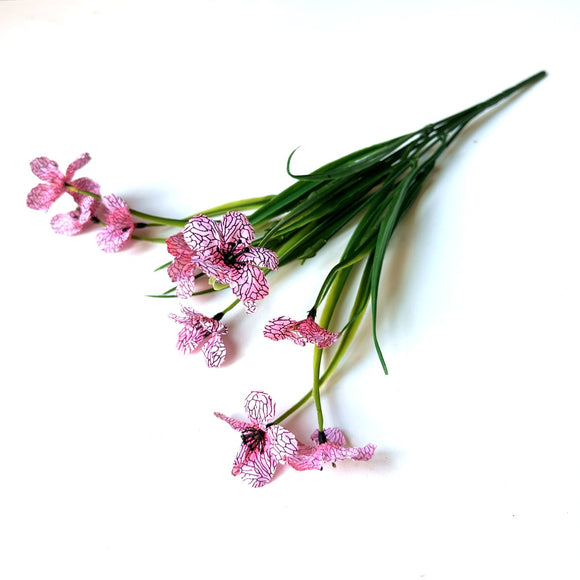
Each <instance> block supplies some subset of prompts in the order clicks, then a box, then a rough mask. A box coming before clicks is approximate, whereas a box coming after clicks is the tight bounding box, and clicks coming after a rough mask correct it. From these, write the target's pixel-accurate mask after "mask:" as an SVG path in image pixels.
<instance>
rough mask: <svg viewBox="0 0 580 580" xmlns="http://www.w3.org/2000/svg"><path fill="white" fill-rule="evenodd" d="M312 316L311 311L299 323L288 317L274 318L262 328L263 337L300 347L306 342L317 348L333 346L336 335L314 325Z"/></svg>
mask: <svg viewBox="0 0 580 580" xmlns="http://www.w3.org/2000/svg"><path fill="white" fill-rule="evenodd" d="M314 316H315V314H313V311H310V313H309V315H308V317H307V318H305V319H304V320H300V321H296V320H294V319H292V318H290V317H288V316H280V317H278V318H274V320H270V322H269V323H268V324H267V325H266V326H265V327H264V336H265V337H266V338H269V339H271V340H284V339H286V338H287V339H289V340H291V341H292V342H294V343H295V344H298V345H300V346H304V345H305V344H306V343H307V342H311V343H314V344H315V345H316V346H317V347H318V348H324V347H327V346H330V345H331V344H334V342H335V341H336V339H337V338H338V334H336V333H334V332H329V331H328V330H326V329H325V328H322V327H321V326H319V325H318V324H316V322H314Z"/></svg>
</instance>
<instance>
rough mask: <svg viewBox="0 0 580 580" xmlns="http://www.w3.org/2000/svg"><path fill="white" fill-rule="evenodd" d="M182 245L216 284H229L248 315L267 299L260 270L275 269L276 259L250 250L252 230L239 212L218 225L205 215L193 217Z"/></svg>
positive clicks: (259, 250)
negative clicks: (260, 302) (191, 251)
mask: <svg viewBox="0 0 580 580" xmlns="http://www.w3.org/2000/svg"><path fill="white" fill-rule="evenodd" d="M183 237H184V239H185V242H186V243H187V244H188V245H189V247H190V248H191V249H192V250H193V251H194V252H195V254H196V258H195V260H196V262H197V264H198V265H199V267H200V269H201V270H202V271H203V272H204V273H205V274H207V275H208V276H210V277H213V278H215V279H216V281H217V282H218V283H220V284H229V286H230V287H231V289H232V292H233V293H234V295H235V296H236V298H238V299H239V300H241V301H242V302H243V303H244V306H245V307H246V310H247V311H248V312H253V311H254V310H255V303H256V301H257V300H262V299H263V298H265V297H266V296H267V295H268V292H269V288H268V282H267V281H266V276H265V274H264V272H263V271H262V269H261V268H266V269H268V270H275V269H277V268H278V256H276V254H275V253H274V252H272V251H271V250H268V249H266V248H260V247H255V246H251V245H250V244H251V243H252V241H253V240H254V237H255V234H254V228H253V227H252V225H251V224H250V222H249V220H248V218H247V217H246V216H245V215H244V214H243V213H241V212H239V211H231V212H228V213H226V214H225V215H224V216H223V217H222V219H221V221H219V222H218V221H215V220H212V219H210V218H208V217H207V216H205V215H198V216H194V217H193V218H191V220H189V222H188V223H187V225H186V226H185V228H184V230H183Z"/></svg>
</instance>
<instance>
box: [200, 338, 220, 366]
mask: <svg viewBox="0 0 580 580" xmlns="http://www.w3.org/2000/svg"><path fill="white" fill-rule="evenodd" d="M201 352H202V353H203V356H204V357H205V361H206V363H207V366H208V367H219V366H221V364H222V363H223V362H224V359H225V358H226V346H225V344H224V341H223V340H222V337H221V336H220V335H218V334H214V335H213V336H211V337H210V338H209V339H208V340H207V341H206V342H205V343H204V345H203V346H202V347H201Z"/></svg>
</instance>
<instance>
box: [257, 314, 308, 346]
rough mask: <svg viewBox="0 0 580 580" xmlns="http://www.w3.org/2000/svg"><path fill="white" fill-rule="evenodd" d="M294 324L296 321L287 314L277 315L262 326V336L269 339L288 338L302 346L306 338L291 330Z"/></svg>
mask: <svg viewBox="0 0 580 580" xmlns="http://www.w3.org/2000/svg"><path fill="white" fill-rule="evenodd" d="M295 326H296V321H295V320H294V319H293V318H290V317H289V316H279V317H278V318H274V319H273V320H270V322H268V324H266V326H265V327H264V336H265V337H266V338H269V339H270V340H284V339H286V338H287V339H289V340H291V341H292V342H294V343H296V344H298V345H300V346H304V345H305V344H306V339H305V338H304V337H302V336H299V335H297V334H296V333H295V332H293V329H294V327H295Z"/></svg>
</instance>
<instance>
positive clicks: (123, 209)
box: [97, 195, 135, 252]
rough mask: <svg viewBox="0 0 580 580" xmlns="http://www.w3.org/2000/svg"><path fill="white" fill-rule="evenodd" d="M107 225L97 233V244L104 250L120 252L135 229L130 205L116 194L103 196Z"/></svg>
mask: <svg viewBox="0 0 580 580" xmlns="http://www.w3.org/2000/svg"><path fill="white" fill-rule="evenodd" d="M102 200H103V206H104V208H105V216H104V220H105V224H106V225H105V227H104V228H103V229H102V230H101V231H100V232H99V233H98V234H97V245H98V246H99V248H101V250H103V251H104V252H118V251H119V250H120V249H121V248H122V247H123V246H124V245H125V244H126V243H127V241H128V240H129V239H130V238H131V234H132V233H133V230H134V229H135V224H134V223H133V218H132V217H131V213H130V212H129V206H128V205H127V204H126V203H125V202H124V201H123V200H122V199H121V198H120V197H118V196H116V195H105V196H103V198H102Z"/></svg>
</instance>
